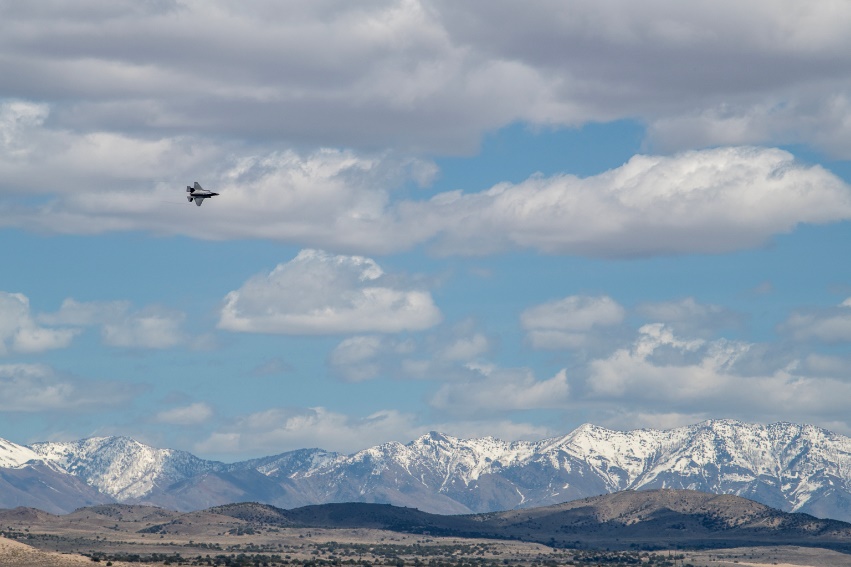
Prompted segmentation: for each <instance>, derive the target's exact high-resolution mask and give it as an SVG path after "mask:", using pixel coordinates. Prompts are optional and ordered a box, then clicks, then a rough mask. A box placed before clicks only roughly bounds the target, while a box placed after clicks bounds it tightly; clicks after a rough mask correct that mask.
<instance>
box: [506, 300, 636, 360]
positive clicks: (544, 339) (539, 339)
mask: <svg viewBox="0 0 851 567" xmlns="http://www.w3.org/2000/svg"><path fill="white" fill-rule="evenodd" d="M625 314H626V311H625V310H624V308H623V307H621V306H620V305H619V304H618V303H617V302H616V301H614V300H613V299H612V298H610V297H607V296H599V297H590V296H580V295H571V296H568V297H565V298H564V299H559V300H557V301H551V302H548V303H544V304H541V305H536V306H534V307H530V308H529V309H526V310H525V311H523V313H521V314H520V323H521V325H522V326H523V329H525V330H526V332H527V333H528V337H529V341H530V342H531V344H532V346H533V347H534V348H540V349H575V348H580V347H583V346H585V345H587V344H588V342H589V341H590V340H592V331H599V330H601V329H604V328H606V327H612V326H616V325H619V324H620V323H621V322H622V321H623V319H624V316H625Z"/></svg>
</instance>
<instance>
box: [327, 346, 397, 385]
mask: <svg viewBox="0 0 851 567" xmlns="http://www.w3.org/2000/svg"><path fill="white" fill-rule="evenodd" d="M383 349H384V345H383V340H382V338H381V337H377V336H374V335H373V336H358V337H350V338H348V339H345V340H344V341H342V342H341V343H340V344H339V345H337V346H336V347H335V348H334V350H333V351H332V352H331V357H330V364H331V367H332V368H333V369H334V371H335V372H336V373H337V374H339V375H340V376H342V377H343V378H344V379H345V380H346V381H348V382H362V381H364V380H370V379H372V378H377V377H378V375H379V373H380V372H381V365H380V363H379V361H378V360H377V356H378V355H379V354H380V353H381V352H382V350H383Z"/></svg>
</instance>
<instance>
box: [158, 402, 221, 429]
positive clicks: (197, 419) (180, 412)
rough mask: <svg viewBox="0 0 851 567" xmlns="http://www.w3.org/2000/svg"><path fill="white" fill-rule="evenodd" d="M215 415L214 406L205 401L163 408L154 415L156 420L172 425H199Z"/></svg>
mask: <svg viewBox="0 0 851 567" xmlns="http://www.w3.org/2000/svg"><path fill="white" fill-rule="evenodd" d="M211 417H213V408H211V407H210V406H209V405H208V404H206V403H204V402H196V403H193V404H189V405H188V406H182V407H176V408H171V409H168V410H163V411H161V412H159V413H157V415H156V416H154V421H157V422H159V423H167V424H170V425H199V424H201V423H205V422H207V421H209V419H210V418H211Z"/></svg>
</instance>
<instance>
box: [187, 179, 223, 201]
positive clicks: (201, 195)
mask: <svg viewBox="0 0 851 567" xmlns="http://www.w3.org/2000/svg"><path fill="white" fill-rule="evenodd" d="M186 192H187V193H189V194H188V195H187V196H186V199H187V200H188V201H189V202H190V203H191V202H192V201H193V200H194V201H195V204H196V205H198V206H199V207H200V206H201V203H203V202H204V199H209V198H210V197H215V196H216V195H218V193H213V192H212V191H207V190H206V189H204V188H203V187H201V184H200V183H198V182H197V181H196V182H195V186H194V187H190V186H189V185H187V186H186Z"/></svg>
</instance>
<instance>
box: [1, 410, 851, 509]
mask: <svg viewBox="0 0 851 567" xmlns="http://www.w3.org/2000/svg"><path fill="white" fill-rule="evenodd" d="M25 470H26V471H28V472H27V474H29V475H30V476H31V477H32V478H36V477H38V476H39V475H45V476H44V477H43V478H44V480H43V484H42V485H41V486H54V485H56V483H57V482H58V480H57V479H58V478H65V479H66V480H65V481H63V484H62V486H61V488H57V489H56V490H55V491H51V490H47V489H44V490H42V491H41V492H39V502H40V504H41V505H39V504H36V503H35V502H33V503H32V504H29V505H33V506H36V507H40V508H42V509H46V510H48V511H51V512H63V511H69V510H70V509H72V508H73V507H77V506H82V505H91V504H94V503H98V502H104V501H116V502H127V503H149V504H155V505H160V506H164V507H168V508H174V509H179V510H197V509H202V508H207V507H211V506H215V505H219V504H227V503H231V502H243V501H257V502H265V503H268V504H273V505H275V506H279V507H282V508H293V507H297V506H303V505H308V504H319V503H327V502H378V503H392V504H395V505H398V506H409V507H416V508H419V509H421V510H424V511H429V512H436V513H444V514H445V513H454V514H462V513H471V512H491V511H496V510H511V509H522V508H531V507H537V506H546V505H550V504H556V503H561V502H566V501H570V500H576V499H579V498H585V497H589V496H594V495H600V494H607V493H613V492H619V491H622V490H627V489H639V490H647V489H654V488H682V489H690V490H696V491H701V492H707V493H715V494H735V495H740V496H745V497H747V498H750V499H752V500H755V501H758V502H761V503H763V504H766V505H769V506H772V507H775V508H778V509H781V510H784V511H794V512H807V513H810V514H813V515H815V516H818V517H827V518H835V519H842V520H851V438H848V437H845V436H842V435H838V434H834V433H831V432H829V431H826V430H824V429H820V428H817V427H814V426H810V425H797V424H791V423H776V424H771V425H756V424H746V423H742V422H738V421H732V420H717V421H706V422H703V423H699V424H696V425H692V426H688V427H681V428H676V429H670V430H650V429H643V430H635V431H626V432H620V431H612V430H608V429H605V428H602V427H597V426H593V425H583V426H581V427H579V428H577V429H576V430H574V431H573V432H571V433H569V434H567V435H564V436H561V437H555V438H551V439H545V440H542V441H537V442H526V441H517V442H506V441H501V440H498V439H494V438H490V437H485V438H480V439H459V438H455V437H451V436H448V435H443V434H440V433H434V432H433V433H429V434H427V435H424V436H422V437H420V438H418V439H416V440H414V441H412V442H410V443H408V444H401V443H385V444H383V445H379V446H376V447H371V448H369V449H365V450H363V451H359V452H357V453H354V454H352V455H341V454H337V453H330V452H327V451H323V450H320V449H302V450H298V451H291V452H288V453H283V454H280V455H274V456H270V457H264V458H260V459H253V460H250V461H243V462H239V463H232V464H225V463H221V462H215V461H206V460H203V459H199V458H197V457H194V456H193V455H191V454H189V453H186V452H183V451H175V450H171V449H155V448H152V447H148V446H146V445H143V444H141V443H139V442H137V441H134V440H132V439H128V438H123V437H98V438H91V439H85V440H82V441H76V442H72V443H36V444H34V445H31V446H29V447H22V446H20V445H15V444H14V443H10V442H6V441H2V440H0V482H3V481H4V479H5V478H6V477H7V476H8V475H9V474H11V472H12V471H17V472H16V473H15V474H21V471H25ZM39 471H41V472H39ZM69 477H70V478H69ZM75 481H76V484H74V482H75ZM9 482H12V481H9ZM31 482H32V481H31ZM36 492H38V491H36ZM51 492H57V498H55V499H53V500H52V502H53V504H54V506H53V508H50V507H45V506H44V502H45V499H48V500H50V498H49V497H50V494H51ZM42 493H43V494H42ZM58 493H61V494H62V495H63V496H62V498H61V499H60V498H58ZM21 504H26V502H25V499H24V500H22V497H21V493H20V491H19V493H18V494H17V496H16V498H15V500H14V501H8V498H7V493H6V491H0V507H13V506H17V505H21ZM69 506H70V508H69Z"/></svg>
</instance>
